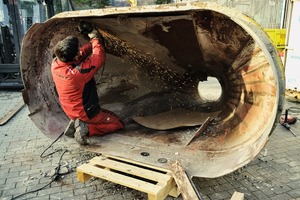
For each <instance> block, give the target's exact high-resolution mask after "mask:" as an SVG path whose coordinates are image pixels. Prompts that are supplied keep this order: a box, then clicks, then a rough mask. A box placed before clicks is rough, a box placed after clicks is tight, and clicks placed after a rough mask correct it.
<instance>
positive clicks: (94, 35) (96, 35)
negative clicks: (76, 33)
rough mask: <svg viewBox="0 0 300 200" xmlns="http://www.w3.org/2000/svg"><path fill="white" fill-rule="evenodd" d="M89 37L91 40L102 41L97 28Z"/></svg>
mask: <svg viewBox="0 0 300 200" xmlns="http://www.w3.org/2000/svg"><path fill="white" fill-rule="evenodd" d="M88 36H89V38H90V39H93V38H98V39H101V34H100V32H99V31H98V30H97V29H95V28H94V29H93V30H92V31H91V32H89V33H88Z"/></svg>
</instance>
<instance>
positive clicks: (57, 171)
mask: <svg viewBox="0 0 300 200" xmlns="http://www.w3.org/2000/svg"><path fill="white" fill-rule="evenodd" d="M63 134H64V132H63V133H61V134H60V135H59V136H58V137H57V138H56V139H55V140H54V141H53V142H52V143H51V144H50V145H49V146H48V147H47V148H46V149H45V150H44V151H43V152H42V153H41V155H40V157H41V158H45V157H47V156H50V155H52V154H54V153H56V152H58V150H56V151H54V152H51V153H49V154H47V155H44V156H43V154H44V153H45V152H46V151H47V150H48V149H49V148H50V147H51V146H52V145H53V144H54V143H55V142H57V140H58V139H59V138H60V137H61V136H62V135H63ZM66 152H68V150H65V151H64V152H63V153H62V154H61V156H60V158H59V161H58V165H57V167H56V168H55V173H54V174H53V175H52V176H51V181H50V182H49V183H47V184H46V185H44V186H43V187H40V188H38V189H35V190H31V191H28V192H25V193H23V194H20V195H17V196H15V197H13V198H12V199H11V200H14V199H17V198H19V197H22V196H24V195H26V194H30V193H34V192H38V191H40V190H42V189H44V188H46V187H48V186H49V185H51V183H53V182H54V181H57V180H58V179H59V178H60V176H61V175H65V174H68V173H69V172H67V173H60V172H59V171H60V168H61V160H62V157H63V156H64V154H65V153H66Z"/></svg>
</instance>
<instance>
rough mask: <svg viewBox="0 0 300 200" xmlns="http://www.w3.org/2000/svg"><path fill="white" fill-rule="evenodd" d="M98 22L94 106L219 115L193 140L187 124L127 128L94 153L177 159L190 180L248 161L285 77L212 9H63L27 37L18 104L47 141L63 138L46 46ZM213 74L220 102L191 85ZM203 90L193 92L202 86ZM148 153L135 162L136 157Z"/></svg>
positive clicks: (269, 55)
mask: <svg viewBox="0 0 300 200" xmlns="http://www.w3.org/2000/svg"><path fill="white" fill-rule="evenodd" d="M80 20H88V21H89V22H92V23H94V24H95V25H96V27H97V28H98V29H99V30H100V31H101V33H102V34H103V36H104V38H105V41H106V51H107V62H106V66H105V69H104V72H103V75H102V76H101V72H99V74H98V75H97V77H96V80H97V82H98V85H97V87H98V93H99V96H100V103H101V105H102V107H104V108H107V109H110V110H113V111H115V112H116V113H117V114H118V115H119V116H120V117H121V118H122V119H128V118H130V117H133V116H150V115H155V114H158V113H161V112H166V111H170V110H172V109H176V108H183V109H188V110H192V111H197V112H215V111H219V112H221V113H220V115H219V116H218V117H217V118H215V119H214V120H213V121H212V122H211V123H210V125H209V127H208V128H207V129H206V131H204V132H203V133H202V134H201V135H200V136H199V137H197V139H196V140H195V141H193V142H192V143H191V144H190V145H188V146H186V145H185V144H186V143H187V142H188V141H189V139H190V138H191V137H192V134H193V133H194V132H195V130H197V127H195V128H184V129H182V128H181V129H172V130H168V131H155V130H150V129H147V128H144V127H142V126H139V125H138V124H135V123H134V122H131V123H130V124H129V125H128V126H127V127H126V129H125V130H124V131H122V132H120V133H114V134H109V135H105V136H102V137H95V138H92V139H91V142H92V145H91V146H89V147H87V148H89V149H90V150H92V151H96V152H100V153H106V154H112V155H115V156H121V157H125V158H128V159H133V160H137V161H140V162H145V163H148V164H151V165H157V166H161V167H168V163H160V162H158V159H159V158H166V159H167V160H168V161H170V160H174V159H179V160H180V161H181V163H182V164H183V166H184V167H185V168H186V169H187V172H188V173H189V174H190V175H192V176H201V177H217V176H222V175H224V174H227V173H230V172H232V171H233V170H235V169H237V168H239V167H241V166H243V165H245V164H247V163H248V162H250V161H251V160H252V159H253V158H254V157H255V156H256V155H257V154H258V153H259V152H260V150H261V149H262V148H263V146H264V145H265V143H266V142H267V139H268V136H269V134H270V133H271V132H272V130H273V127H274V124H275V122H276V119H277V118H278V116H279V114H280V111H281V109H282V101H283V95H284V80H283V75H282V65H281V63H280V58H279V57H278V54H277V52H276V50H275V49H274V47H273V45H272V43H271V41H270V40H269V38H268V37H267V35H266V34H265V33H264V32H263V30H262V29H261V28H260V27H259V26H258V25H257V24H255V22H254V21H252V20H251V19H249V18H247V17H246V16H244V15H242V14H240V13H239V12H237V11H236V10H231V9H228V8H225V7H221V6H219V5H215V4H208V3H194V4H189V5H185V4H177V5H162V6H149V7H136V8H131V7H130V8H108V9H103V10H87V11H74V12H68V13H61V14H59V15H56V16H54V17H53V18H52V19H50V20H48V21H46V22H45V23H42V24H35V25H34V26H33V27H31V28H30V30H29V31H28V32H27V33H26V35H25V38H24V40H23V44H22V50H21V71H22V77H23V81H24V85H25V90H24V92H23V98H24V101H25V103H26V104H27V106H28V108H29V110H30V115H29V116H30V118H31V119H32V120H33V122H34V123H35V124H36V126H37V127H38V128H39V129H40V130H41V131H42V132H43V133H44V134H45V135H47V136H49V137H53V138H54V137H56V136H57V135H58V134H60V133H61V132H63V130H64V128H65V126H66V125H67V122H68V119H67V117H66V116H65V114H64V113H63V111H62V110H61V108H60V105H59V101H58V98H57V95H56V93H55V89H54V83H53V81H52V77H51V74H50V64H51V61H52V58H53V57H52V56H53V47H54V45H55V44H56V43H57V42H58V41H59V40H61V39H62V38H64V37H66V36H68V35H75V36H77V37H78V38H79V40H80V43H81V44H84V43H85V42H87V41H88V40H87V39H86V38H84V37H83V36H82V35H80V34H79V33H78V31H77V29H76V28H77V25H78V23H79V21H80ZM208 76H211V77H216V78H217V79H218V80H219V82H220V85H221V86H222V96H221V98H220V99H218V100H216V101H212V102H209V101H206V100H203V99H201V98H200V96H199V93H198V89H197V86H198V83H199V81H205V80H206V79H207V77H208ZM200 90H201V88H200ZM145 151H146V152H149V153H150V156H147V157H144V156H141V152H145Z"/></svg>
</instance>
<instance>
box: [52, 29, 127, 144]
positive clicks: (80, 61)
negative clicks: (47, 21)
mask: <svg viewBox="0 0 300 200" xmlns="http://www.w3.org/2000/svg"><path fill="white" fill-rule="evenodd" d="M88 36H89V38H90V42H89V43H87V44H85V45H84V46H83V47H81V48H80V49H79V44H78V39H77V38H76V37H74V36H68V37H66V38H65V39H63V40H61V41H60V42H58V43H57V45H56V46H55V49H54V53H55V55H56V58H54V60H53V62H52V66H51V72H52V77H53V81H54V83H55V86H56V89H57V93H58V96H59V101H60V104H61V106H62V108H63V110H64V112H65V113H66V115H67V116H68V117H69V118H70V119H71V121H70V123H69V124H68V127H67V128H66V131H65V134H66V135H67V136H69V137H75V139H76V141H77V142H78V143H80V144H82V145H85V144H87V137H88V136H93V135H103V134H106V133H110V132H114V131H117V130H120V129H123V128H124V124H123V123H122V121H121V120H120V119H119V118H118V117H117V116H116V115H115V114H114V113H113V112H111V111H108V110H104V109H101V108H100V105H99V99H98V94H97V88H96V82H95V80H94V75H95V74H96V72H97V71H98V70H99V69H100V68H101V67H102V66H103V65H104V63H105V50H104V47H103V45H102V44H101V35H100V33H99V31H98V30H97V29H95V28H93V29H92V31H91V32H89V33H88Z"/></svg>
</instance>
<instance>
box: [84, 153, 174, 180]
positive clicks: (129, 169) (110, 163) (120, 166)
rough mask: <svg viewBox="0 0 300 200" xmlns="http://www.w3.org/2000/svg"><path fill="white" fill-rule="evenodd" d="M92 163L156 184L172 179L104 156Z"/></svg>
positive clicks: (96, 158)
mask: <svg viewBox="0 0 300 200" xmlns="http://www.w3.org/2000/svg"><path fill="white" fill-rule="evenodd" d="M90 163H92V164H93V165H99V166H103V167H107V168H110V169H114V170H118V171H121V172H125V173H127V174H132V175H135V176H139V177H142V178H146V179H149V180H153V181H156V182H167V181H168V180H169V179H171V178H172V177H171V176H169V175H166V174H162V173H159V172H155V171H151V170H149V169H143V168H140V167H136V166H133V165H130V164H126V163H122V162H118V161H114V160H110V159H109V158H107V157H104V156H97V157H94V158H93V159H92V160H90Z"/></svg>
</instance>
